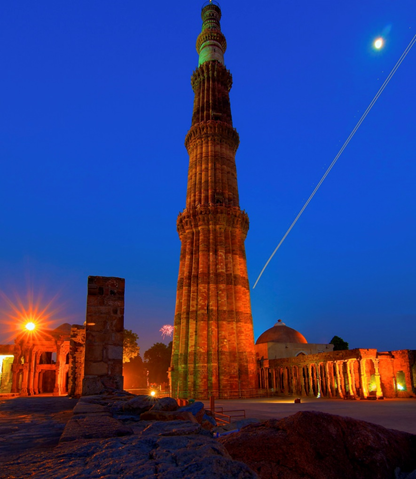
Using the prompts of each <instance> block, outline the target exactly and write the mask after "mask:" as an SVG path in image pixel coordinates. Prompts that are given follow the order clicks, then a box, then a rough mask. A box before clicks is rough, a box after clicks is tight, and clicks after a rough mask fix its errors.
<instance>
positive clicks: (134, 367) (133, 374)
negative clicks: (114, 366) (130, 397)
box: [123, 354, 147, 389]
mask: <svg viewBox="0 0 416 479" xmlns="http://www.w3.org/2000/svg"><path fill="white" fill-rule="evenodd" d="M123 376H124V388H125V389H143V388H146V385H147V377H146V367H145V365H144V362H143V360H142V358H141V357H140V354H138V355H137V356H135V357H134V358H132V359H131V361H130V362H128V363H124V364H123Z"/></svg>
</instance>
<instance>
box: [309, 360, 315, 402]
mask: <svg viewBox="0 0 416 479" xmlns="http://www.w3.org/2000/svg"><path fill="white" fill-rule="evenodd" d="M308 371H309V378H308V379H309V396H314V394H313V377H312V374H313V373H312V371H313V369H312V364H309V365H308Z"/></svg>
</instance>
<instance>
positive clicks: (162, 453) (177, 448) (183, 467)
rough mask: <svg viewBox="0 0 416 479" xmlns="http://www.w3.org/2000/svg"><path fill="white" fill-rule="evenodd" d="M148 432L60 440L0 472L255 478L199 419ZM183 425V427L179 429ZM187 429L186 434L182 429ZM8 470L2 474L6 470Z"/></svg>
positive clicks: (59, 478)
mask: <svg viewBox="0 0 416 479" xmlns="http://www.w3.org/2000/svg"><path fill="white" fill-rule="evenodd" d="M154 425H155V426H156V425H157V428H154V427H152V426H153V425H151V427H150V428H149V429H150V431H149V434H146V431H143V434H138V435H134V436H125V437H120V438H111V439H102V440H99V441H97V440H89V441H85V440H84V441H74V442H70V443H61V444H60V445H59V446H58V447H57V448H55V449H54V450H53V451H51V452H48V453H42V454H28V455H25V456H22V457H21V458H19V459H18V460H16V461H14V462H13V463H12V464H6V465H5V467H4V468H3V469H2V470H1V472H0V477H7V478H23V477H25V478H26V477H34V478H36V479H50V478H54V479H64V478H65V479H71V478H74V479H75V478H77V479H78V478H81V477H82V478H83V477H88V478H106V479H118V478H126V479H127V478H131V479H133V478H143V479H147V478H148V479H150V478H152V479H154V478H158V479H191V478H192V479H195V478H198V479H211V478H214V477H215V478H216V479H229V478H236V479H256V478H257V477H258V476H257V475H256V474H254V473H253V472H252V471H251V470H250V469H249V468H248V467H247V466H246V465H245V464H243V463H241V462H237V461H233V460H231V458H230V456H229V455H228V453H227V451H226V450H225V448H224V446H222V445H221V444H219V443H218V442H217V441H216V440H215V439H212V438H210V437H207V436H205V435H199V434H198V432H197V431H196V430H194V429H193V428H194V427H195V425H194V424H193V423H189V422H186V421H180V424H176V429H175V428H174V429H172V428H171V425H172V423H157V422H156V423H154ZM182 428H183V431H182V430H181V429H182ZM183 433H184V434H185V435H183ZM3 474H4V475H3Z"/></svg>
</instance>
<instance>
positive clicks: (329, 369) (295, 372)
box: [256, 323, 416, 399]
mask: <svg viewBox="0 0 416 479" xmlns="http://www.w3.org/2000/svg"><path fill="white" fill-rule="evenodd" d="M282 324H283V323H282ZM280 327H281V326H280ZM275 328H276V326H275ZM277 328H278V332H279V334H274V335H272V334H269V335H266V338H267V339H268V340H269V341H268V342H266V343H264V342H261V341H260V343H259V341H258V343H257V344H256V355H257V365H258V386H259V394H260V395H264V396H274V395H275V396H299V397H326V398H340V399H382V398H384V397H385V398H397V397H399V398H400V397H401V398H409V397H415V395H416V351H413V350H400V351H389V352H378V351H377V349H361V348H360V349H352V350H346V351H332V350H331V351H328V352H325V351H323V350H322V352H317V353H315V354H304V353H302V352H300V353H299V351H298V349H302V348H303V349H307V342H306V339H305V338H304V336H303V335H301V334H300V333H298V332H297V331H295V330H293V329H291V328H287V327H286V328H287V329H290V330H291V332H289V333H288V332H285V333H283V328H282V333H281V331H280V330H279V326H278V327H277ZM271 330H273V328H271ZM271 330H268V331H271ZM295 333H296V334H295ZM263 334H265V333H263ZM262 336H263V335H262ZM262 336H260V338H261V337H262ZM260 338H259V340H260ZM288 338H290V339H291V340H292V341H293V342H292V343H287V342H285V340H287V339H288ZM282 341H283V342H282ZM288 345H289V346H288ZM291 345H292V346H291ZM313 346H318V347H323V346H325V345H313ZM331 346H332V345H331ZM282 348H286V349H282ZM276 351H286V356H285V357H276V356H273V352H276ZM287 351H291V353H292V354H291V356H292V357H290V355H289V353H288V352H287ZM270 353H272V354H270Z"/></svg>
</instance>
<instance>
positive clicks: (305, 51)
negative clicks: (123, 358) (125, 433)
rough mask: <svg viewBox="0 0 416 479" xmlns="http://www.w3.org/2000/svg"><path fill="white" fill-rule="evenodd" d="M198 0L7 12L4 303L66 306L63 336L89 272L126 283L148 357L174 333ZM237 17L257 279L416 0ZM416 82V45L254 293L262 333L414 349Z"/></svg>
mask: <svg viewBox="0 0 416 479" xmlns="http://www.w3.org/2000/svg"><path fill="white" fill-rule="evenodd" d="M201 3H202V2H196V1H190V0H184V1H181V2H166V1H160V2H156V3H155V2H138V1H136V0H124V1H123V2H114V1H108V0H99V1H98V0H90V1H88V2H85V1H81V0H72V1H71V2H56V1H51V0H50V1H46V0H42V1H37V2H34V1H33V0H20V1H19V2H3V3H2V5H1V11H0V58H1V73H0V89H1V92H2V94H1V97H0V111H1V114H0V162H1V176H0V181H1V188H0V206H1V214H0V233H1V236H0V290H2V291H3V292H4V293H5V294H6V295H7V297H9V298H11V299H12V300H13V301H14V297H15V294H17V295H19V296H20V297H24V296H25V292H26V290H27V288H28V284H31V285H32V287H33V288H34V290H35V294H36V295H39V294H40V292H41V291H42V292H43V298H44V299H43V301H44V302H48V301H50V300H51V299H52V298H53V297H54V296H55V295H58V298H57V299H56V300H55V302H54V305H55V306H60V307H61V311H60V313H56V314H54V316H53V319H55V320H56V323H55V324H56V325H58V324H59V323H62V322H64V321H69V322H73V323H82V322H83V321H84V317H85V300H86V285H87V277H88V275H105V276H121V277H124V278H126V314H125V325H126V327H128V328H131V329H133V330H134V331H136V332H137V333H138V334H139V336H140V345H141V348H142V352H144V351H145V350H146V349H147V348H149V347H150V346H151V345H152V344H153V343H154V342H155V341H160V340H161V336H160V333H159V332H158V330H159V328H160V327H161V326H162V325H163V324H166V323H173V315H174V308H175V295H176V280H177V273H178V265H179V251H180V241H179V238H178V235H177V232H176V217H177V214H178V212H179V211H181V210H182V209H183V208H184V207H185V197H186V181H187V168H188V155H187V152H186V149H185V147H184V146H183V143H184V138H185V135H186V133H187V131H188V129H189V127H190V123H191V115H192V104H193V92H192V89H191V86H190V76H191V74H192V72H193V70H194V69H195V68H196V66H197V62H198V56H197V53H196V51H195V42H196V38H197V35H198V33H199V32H200V28H201V19H200V8H201ZM221 6H222V12H223V19H222V22H221V23H222V30H223V32H224V34H225V36H226V38H227V42H228V50H227V52H226V55H225V60H226V66H227V67H228V68H229V69H230V70H231V73H232V74H233V79H234V86H233V89H232V91H231V105H232V112H233V120H234V126H235V127H236V128H237V130H238V132H239V134H240V138H241V144H240V148H239V150H238V152H237V170H238V180H239V189H240V204H241V207H242V208H243V209H245V210H246V211H247V212H248V214H249V217H250V231H249V234H248V238H247V241H246V250H247V261H248V271H249V278H250V283H251V285H253V284H254V282H255V280H256V278H257V276H258V274H259V272H260V270H261V268H262V267H263V265H264V263H265V262H266V260H267V258H268V257H269V255H270V254H271V252H272V251H273V249H274V248H275V246H276V245H277V243H278V242H279V241H280V239H281V237H282V236H283V234H284V233H285V231H286V230H287V228H288V227H289V225H290V224H291V222H292V221H293V219H294V217H295V216H296V214H297V213H298V211H299V210H300V208H301V207H302V205H303V203H304V202H305V201H306V199H307V198H308V196H309V194H310V193H311V191H312V190H313V188H314V187H315V185H316V184H317V183H318V181H319V179H320V177H321V175H322V174H323V172H324V171H325V169H326V168H327V167H328V165H329V164H330V163H331V161H332V160H333V158H334V157H335V155H336V153H337V152H338V150H339V148H340V147H341V145H342V144H343V142H344V141H345V140H346V138H347V137H348V135H349V134H350V132H351V130H352V129H353V127H354V125H355V124H356V122H357V120H358V119H359V117H360V116H361V114H362V113H363V112H364V110H365V109H366V108H367V106H368V104H369V103H370V101H371V100H372V98H373V96H374V95H375V93H376V92H377V90H378V89H379V87H380V86H381V84H382V83H383V81H384V79H385V78H386V77H387V75H388V73H389V72H390V70H391V68H392V67H393V66H394V64H395V63H396V61H397V60H398V58H399V57H400V55H401V54H402V52H403V50H404V49H405V47H406V46H407V44H408V43H409V42H410V40H411V39H412V37H413V36H414V35H415V34H416V2H415V0H365V2H363V1H362V0H351V1H348V2H333V1H332V0H331V1H330V0H320V1H319V0H318V1H314V2H288V1H282V0H279V1H276V2H249V1H246V0H240V1H236V0H230V1H225V0H224V1H223V2H222V5H221ZM383 32H384V33H386V34H387V35H386V44H385V48H384V49H382V50H381V51H377V52H376V51H374V50H373V49H372V46H371V45H372V41H373V40H374V39H375V37H377V36H378V35H380V34H383ZM415 82H416V47H414V48H413V50H412V51H411V52H410V53H409V55H408V56H407V58H406V59H405V61H404V62H403V64H402V66H401V67H400V68H399V70H398V71H397V73H396V75H395V76H394V78H393V79H392V81H391V82H390V84H389V85H388V87H387V88H386V90H385V92H384V93H383V94H382V96H381V97H380V99H379V100H378V102H377V104H376V105H375V107H374V108H373V110H372V111H371V113H370V115H369V116H368V117H367V119H366V120H365V122H364V123H363V125H362V126H361V128H360V129H359V131H358V132H357V134H356V135H355V137H354V139H353V140H352V142H351V143H350V145H349V146H348V148H347V149H346V151H345V152H344V154H343V155H342V156H341V158H340V160H339V161H338V163H337V164H336V166H335V168H334V169H333V170H332V172H331V173H330V175H329V176H328V178H327V179H326V181H325V183H324V184H323V186H322V187H321V189H320V190H319V192H318V194H317V195H316V196H315V198H314V199H313V201H312V202H311V204H310V205H309V207H308V208H307V210H306V211H305V213H304V215H303V216H302V218H301V219H300V220H299V222H298V223H297V225H296V226H295V228H294V230H293V231H292V232H291V234H290V235H289V236H288V238H287V239H286V241H285V243H284V244H283V246H282V247H281V248H280V250H279V251H278V253H277V254H276V256H275V257H274V259H273V261H272V262H271V264H270V265H269V267H268V269H267V270H266V272H265V273H264V275H263V277H262V279H261V280H260V282H259V284H258V286H257V287H256V289H255V290H254V291H253V292H252V309H253V318H254V330H255V337H256V339H257V337H258V336H259V335H260V334H261V333H262V332H263V331H264V330H265V329H268V328H269V327H271V326H272V325H273V324H274V323H275V322H276V321H277V319H278V318H282V319H283V320H284V321H285V322H286V324H287V325H289V326H291V327H293V328H295V329H297V330H299V331H300V332H302V333H303V334H304V335H305V337H306V338H307V340H308V341H309V342H328V341H329V340H330V339H331V338H332V336H333V335H338V336H341V337H342V338H343V339H345V340H346V341H349V343H350V347H365V348H372V347H375V348H379V349H380V350H392V349H401V348H412V349H416V343H415V339H414V338H415V337H416V288H415V286H416V284H415V283H416V281H415V278H416V253H415V244H416V227H415V224H416V201H415V182H416V161H415V160H416V153H415V152H416V117H415V111H416V95H415V89H414V85H415ZM28 278H29V279H28ZM0 309H2V311H3V312H2V318H0V319H2V320H3V321H4V320H7V315H6V312H7V310H8V306H7V304H6V302H5V300H4V299H0ZM2 329H3V334H1V335H0V342H2V341H5V340H6V339H7V338H6V336H7V335H6V334H5V332H6V329H7V325H5V324H3V326H2ZM7 337H8V336H7Z"/></svg>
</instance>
